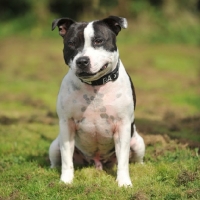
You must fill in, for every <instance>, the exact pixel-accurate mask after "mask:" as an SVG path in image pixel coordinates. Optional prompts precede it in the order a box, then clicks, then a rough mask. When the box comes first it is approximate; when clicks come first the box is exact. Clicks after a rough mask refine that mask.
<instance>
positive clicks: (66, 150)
mask: <svg viewBox="0 0 200 200" xmlns="http://www.w3.org/2000/svg"><path fill="white" fill-rule="evenodd" d="M56 27H58V29H59V34H60V35H61V36H62V38H63V42H64V49H63V54H64V60H65V63H66V64H67V65H68V66H69V71H68V73H67V74H66V76H65V77H64V79H63V81H62V83H61V87H60V91H59V94H58V100H57V113H58V117H59V129H60V130H59V135H58V137H57V138H56V139H55V140H54V141H53V142H52V144H51V145H50V148H49V158H50V163H51V167H52V168H53V167H56V166H58V165H59V164H60V163H61V165H62V167H61V171H62V172H61V181H62V182H64V183H66V184H70V183H72V181H73V178H74V165H85V164H86V163H89V164H90V163H94V165H95V167H96V168H97V169H100V170H102V169H103V166H104V165H105V166H106V165H108V166H109V165H111V166H112V165H113V164H115V163H117V179H116V181H117V183H118V186H119V187H122V186H125V187H127V186H132V182H131V179H130V175H129V162H139V163H143V157H144V154H145V145H144V141H143V138H142V137H141V136H140V135H139V134H138V133H137V131H136V126H135V123H134V109H135V105H136V96H135V91H134V86H133V83H132V81H131V79H130V77H129V75H128V74H127V72H126V71H125V68H124V66H123V64H122V62H121V60H120V58H119V51H118V49H117V46H116V36H117V35H118V33H119V32H120V30H121V29H122V28H124V29H125V28H127V20H126V19H125V18H122V17H117V16H110V17H107V18H105V19H102V20H96V21H92V22H75V21H74V20H72V19H70V18H60V19H55V20H54V21H53V22H52V30H54V29H55V28H56Z"/></svg>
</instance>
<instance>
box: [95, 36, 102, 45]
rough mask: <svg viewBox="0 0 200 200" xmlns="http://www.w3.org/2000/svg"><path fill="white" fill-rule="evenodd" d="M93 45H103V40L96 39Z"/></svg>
mask: <svg viewBox="0 0 200 200" xmlns="http://www.w3.org/2000/svg"><path fill="white" fill-rule="evenodd" d="M93 43H94V45H100V44H102V43H103V40H102V39H101V38H96V39H94V41H93Z"/></svg>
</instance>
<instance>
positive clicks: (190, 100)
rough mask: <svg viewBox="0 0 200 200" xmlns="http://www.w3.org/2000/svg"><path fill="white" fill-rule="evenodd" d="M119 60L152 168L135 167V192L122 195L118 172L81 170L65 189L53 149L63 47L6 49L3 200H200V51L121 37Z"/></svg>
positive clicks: (0, 130)
mask: <svg viewBox="0 0 200 200" xmlns="http://www.w3.org/2000/svg"><path fill="white" fill-rule="evenodd" d="M119 37H120V38H119V45H118V46H119V50H120V57H121V59H122V61H123V63H124V65H125V67H126V69H127V71H128V72H129V74H130V75H131V77H132V80H133V82H134V84H135V89H136V93H137V107H136V113H135V114H136V125H137V128H138V130H139V132H140V133H141V134H142V136H143V137H144V139H145V143H146V147H147V150H146V155H145V165H138V164H136V165H135V164H130V175H131V179H132V182H133V188H126V189H125V188H118V187H117V183H116V181H115V178H116V168H114V169H105V171H97V170H95V169H94V168H93V167H92V166H91V167H85V168H76V170H75V178H74V183H73V184H71V185H65V184H63V183H60V182H59V177H60V168H58V169H50V168H49V160H48V148H49V145H50V143H51V141H52V140H53V139H54V138H55V137H56V135H57V133H58V119H57V115H56V111H55V110H56V109H55V107H56V98H57V94H58V91H59V86H60V82H61V80H62V78H63V76H64V74H65V73H66V72H67V69H68V67H67V66H65V64H64V61H63V56H62V39H61V38H59V36H58V39H53V38H51V39H50V38H48V39H44V38H43V39H33V38H32V39H30V38H29V39H28V37H27V38H25V39H23V38H22V37H10V38H7V39H4V40H1V41H0V46H1V49H0V70H1V73H0V85H1V87H0V102H1V103H0V156H1V159H0V174H1V175H0V200H1V199H2V200H10V199H45V200H46V199H95V200H96V199H97V200H98V199H122V200H124V199H127V200H133V199H136V200H141V199H142V200H146V199H158V200H160V199H166V200H173V199H200V190H199V188H200V168H199V166H200V157H199V147H200V136H199V130H200V116H199V111H200V104H199V102H200V98H199V96H200V91H199V84H200V66H199V63H200V57H199V55H200V49H199V47H197V46H191V45H175V44H171V45H169V44H168V45H163V44H136V43H135V42H134V39H131V38H130V40H129V42H125V43H124V41H125V40H126V39H127V38H126V34H123V32H122V34H121V36H120V35H119Z"/></svg>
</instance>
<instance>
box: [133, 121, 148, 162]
mask: <svg viewBox="0 0 200 200" xmlns="http://www.w3.org/2000/svg"><path fill="white" fill-rule="evenodd" d="M130 146H131V149H130V159H129V160H130V162H137V163H143V158H144V154H145V144H144V140H143V138H142V137H141V136H140V135H139V134H138V132H137V131H136V127H135V125H133V136H132V138H131V145H130Z"/></svg>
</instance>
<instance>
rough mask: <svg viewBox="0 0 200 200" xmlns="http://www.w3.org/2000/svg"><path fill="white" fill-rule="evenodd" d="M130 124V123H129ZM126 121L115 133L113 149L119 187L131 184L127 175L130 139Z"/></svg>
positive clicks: (129, 128) (128, 125) (129, 129)
mask: <svg viewBox="0 0 200 200" xmlns="http://www.w3.org/2000/svg"><path fill="white" fill-rule="evenodd" d="M130 124H131V123H130ZM130 124H128V123H126V124H124V125H121V126H120V127H119V131H118V132H117V133H116V134H115V136H114V140H115V151H116V156H117V162H118V164H117V182H118V185H119V187H122V186H125V187H127V186H132V183H131V179H130V176H129V152H130V139H131V125H130Z"/></svg>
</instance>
